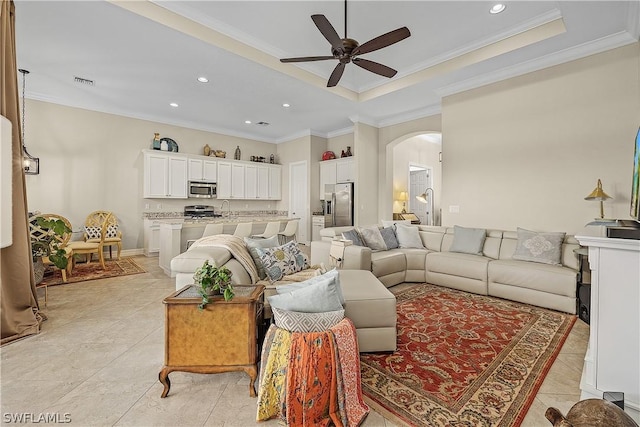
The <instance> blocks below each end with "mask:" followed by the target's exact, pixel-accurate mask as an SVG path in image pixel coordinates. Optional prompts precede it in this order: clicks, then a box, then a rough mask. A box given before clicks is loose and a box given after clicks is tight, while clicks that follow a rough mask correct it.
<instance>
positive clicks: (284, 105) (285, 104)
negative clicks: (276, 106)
mask: <svg viewBox="0 0 640 427" xmlns="http://www.w3.org/2000/svg"><path fill="white" fill-rule="evenodd" d="M282 106H283V107H284V108H289V107H291V105H290V104H287V103H286V102H285V103H284V104H282Z"/></svg>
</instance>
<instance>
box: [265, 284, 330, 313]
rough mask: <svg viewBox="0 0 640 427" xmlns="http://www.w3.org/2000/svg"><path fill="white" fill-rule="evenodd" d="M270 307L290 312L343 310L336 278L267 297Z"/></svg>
mask: <svg viewBox="0 0 640 427" xmlns="http://www.w3.org/2000/svg"><path fill="white" fill-rule="evenodd" d="M267 300H268V301H269V305H270V306H271V307H272V308H273V307H275V308H279V309H282V310H288V311H301V312H303V313H321V312H325V311H336V310H342V304H341V303H340V297H338V290H337V289H336V280H335V277H334V278H331V277H325V278H324V279H323V280H321V281H318V282H317V283H314V284H312V285H310V286H306V287H304V288H301V289H296V290H293V291H291V292H286V293H283V294H276V295H271V296H269V297H267Z"/></svg>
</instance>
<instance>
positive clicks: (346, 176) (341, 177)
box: [336, 157, 356, 184]
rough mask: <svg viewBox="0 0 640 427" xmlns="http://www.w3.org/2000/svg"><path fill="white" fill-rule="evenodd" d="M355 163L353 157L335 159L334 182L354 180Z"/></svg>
mask: <svg viewBox="0 0 640 427" xmlns="http://www.w3.org/2000/svg"><path fill="white" fill-rule="evenodd" d="M355 165H356V162H355V161H354V160H353V157H345V158H342V159H339V160H336V184H337V183H339V182H354V181H355V180H356V173H355Z"/></svg>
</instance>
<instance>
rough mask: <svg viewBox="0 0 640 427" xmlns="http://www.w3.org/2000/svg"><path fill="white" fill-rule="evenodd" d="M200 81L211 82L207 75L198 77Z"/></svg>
mask: <svg viewBox="0 0 640 427" xmlns="http://www.w3.org/2000/svg"><path fill="white" fill-rule="evenodd" d="M198 81H199V82H200V83H209V79H208V78H206V77H204V76H200V77H198Z"/></svg>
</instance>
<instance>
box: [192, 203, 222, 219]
mask: <svg viewBox="0 0 640 427" xmlns="http://www.w3.org/2000/svg"><path fill="white" fill-rule="evenodd" d="M184 216H185V217H191V218H213V217H221V216H222V214H217V213H215V212H214V210H213V206H208V205H189V206H185V207H184Z"/></svg>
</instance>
